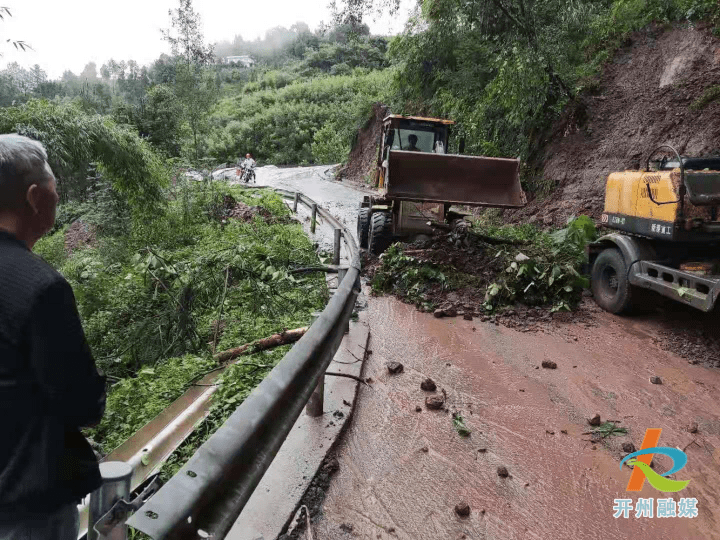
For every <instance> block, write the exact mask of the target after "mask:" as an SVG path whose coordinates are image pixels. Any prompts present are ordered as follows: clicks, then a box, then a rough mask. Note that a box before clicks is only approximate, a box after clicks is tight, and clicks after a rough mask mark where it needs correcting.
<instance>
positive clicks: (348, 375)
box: [325, 371, 372, 388]
mask: <svg viewBox="0 0 720 540" xmlns="http://www.w3.org/2000/svg"><path fill="white" fill-rule="evenodd" d="M325 375H332V376H333V377H346V378H348V379H352V380H354V381H357V382H359V383H362V384H364V385H365V386H367V387H368V388H372V386H370V385H369V384H368V383H366V382H365V381H363V380H362V379H361V378H360V377H356V376H355V375H350V374H349V373H335V372H334V371H326V372H325Z"/></svg>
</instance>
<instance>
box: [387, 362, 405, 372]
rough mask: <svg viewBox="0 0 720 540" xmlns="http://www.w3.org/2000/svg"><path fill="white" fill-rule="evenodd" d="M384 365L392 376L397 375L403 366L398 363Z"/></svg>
mask: <svg viewBox="0 0 720 540" xmlns="http://www.w3.org/2000/svg"><path fill="white" fill-rule="evenodd" d="M385 365H386V366H387V368H388V371H389V372H390V373H392V374H393V375H397V374H398V373H402V371H403V365H402V364H401V363H400V362H388V363H387V364H385Z"/></svg>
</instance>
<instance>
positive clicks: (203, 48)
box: [162, 0, 218, 161]
mask: <svg viewBox="0 0 720 540" xmlns="http://www.w3.org/2000/svg"><path fill="white" fill-rule="evenodd" d="M169 14H170V21H171V27H170V28H169V29H167V30H163V31H162V34H163V39H165V41H167V42H168V43H170V47H171V49H172V52H173V54H174V55H175V58H176V62H175V81H174V91H175V96H176V97H177V98H178V101H179V102H180V103H181V104H182V108H183V111H184V117H185V120H186V121H187V123H188V126H189V127H190V131H191V132H192V139H193V142H192V144H193V153H194V155H195V160H196V161H197V160H199V159H200V146H199V137H200V136H201V135H202V134H203V133H205V132H206V131H207V127H208V115H209V114H210V110H211V109H212V107H213V106H214V105H215V103H216V102H217V98H218V87H217V82H216V79H215V77H214V75H213V74H212V73H211V72H210V71H209V70H208V69H207V68H206V66H207V65H208V64H209V63H210V62H211V61H212V60H213V58H214V57H213V48H212V46H211V45H206V44H205V41H204V37H203V34H202V32H201V30H200V15H199V14H197V13H195V10H194V9H193V6H192V0H179V7H178V9H176V10H170V11H169Z"/></svg>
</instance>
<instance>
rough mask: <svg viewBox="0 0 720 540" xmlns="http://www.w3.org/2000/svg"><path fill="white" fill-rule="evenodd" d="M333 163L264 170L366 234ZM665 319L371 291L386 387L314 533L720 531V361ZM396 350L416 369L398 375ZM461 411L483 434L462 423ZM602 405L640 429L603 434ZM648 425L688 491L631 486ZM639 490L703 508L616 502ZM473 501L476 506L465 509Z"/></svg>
mask: <svg viewBox="0 0 720 540" xmlns="http://www.w3.org/2000/svg"><path fill="white" fill-rule="evenodd" d="M327 169H328V168H327V167H311V168H303V169H278V168H274V167H265V168H262V169H259V172H258V184H259V185H263V184H265V185H272V186H275V187H282V188H284V189H289V190H301V191H303V192H304V193H305V194H306V195H308V196H309V197H311V198H312V199H314V200H315V201H317V202H318V203H319V204H321V205H323V206H325V207H326V208H328V209H330V210H331V211H332V212H333V213H334V214H335V215H336V216H337V217H339V218H340V219H341V220H342V221H344V222H345V224H346V225H347V226H348V227H349V228H350V229H351V230H353V231H354V229H355V219H356V211H357V207H358V203H359V201H360V200H361V199H362V196H363V193H361V192H360V191H356V190H354V189H352V188H351V187H348V186H346V185H343V184H341V183H338V182H334V181H332V180H329V179H328V178H329V176H328V174H327ZM318 230H319V231H320V230H321V229H318ZM323 243H324V242H323ZM653 317H655V318H657V315H655V316H653ZM653 317H640V318H620V317H615V316H612V315H610V314H607V313H604V312H599V311H597V310H596V311H595V313H594V314H593V321H592V324H585V321H584V322H570V323H567V324H563V325H557V326H555V327H554V329H553V330H551V331H550V332H549V333H523V332H518V331H515V330H512V329H509V328H505V327H502V326H495V325H494V324H492V323H481V322H479V321H477V320H476V321H465V320H462V319H460V318H455V319H435V318H434V317H433V316H432V315H430V314H423V313H419V312H417V311H416V310H415V309H414V308H413V307H411V306H407V305H405V304H402V303H401V302H399V301H397V300H396V299H394V298H387V297H386V298H376V297H370V299H369V305H368V308H367V310H366V311H365V312H364V313H363V314H362V316H361V318H362V319H363V320H366V321H368V322H369V323H370V328H371V341H370V349H371V350H372V354H371V355H370V359H369V360H368V362H367V364H366V367H365V374H364V376H365V377H370V378H371V379H372V382H371V386H372V387H373V388H372V390H371V389H368V388H362V390H361V393H360V398H359V401H358V404H357V407H356V410H355V412H354V417H353V420H352V423H351V425H350V427H349V429H348V431H347V432H346V434H345V436H344V438H343V440H342V441H341V443H340V446H339V448H338V452H337V457H338V460H339V463H340V470H339V471H338V473H336V476H335V477H334V478H333V480H332V482H331V485H330V488H329V491H328V493H327V497H326V500H325V504H324V508H323V512H322V515H321V517H320V519H319V520H318V522H317V524H316V526H315V538H320V539H325V538H327V539H335V538H337V539H345V538H359V539H366V538H367V539H381V538H382V539H390V538H401V539H408V540H409V539H416V540H419V539H428V540H429V539H433V540H436V539H460V538H468V539H470V538H472V539H498V540H500V539H516V538H517V539H520V538H522V539H525V538H527V539H531V538H532V539H556V538H557V539H565V538H567V539H579V538H583V539H584V538H588V539H590V538H608V539H615V538H617V539H621V538H623V539H624V538H652V539H663V538H667V539H685V538H693V539H695V538H698V539H700V538H720V529H719V528H718V520H720V512H718V510H719V506H720V414H719V411H720V406H719V405H718V403H719V402H720V371H719V370H718V369H716V368H709V367H705V366H703V365H691V364H689V363H688V361H687V360H686V359H682V358H680V357H678V356H676V355H674V354H672V353H670V352H666V351H664V350H662V349H661V348H660V347H659V346H658V345H657V344H656V342H655V340H654V338H656V337H657V334H658V325H657V321H654V320H653ZM543 360H552V361H554V362H556V363H557V369H544V368H542V367H540V366H541V363H542V361H543ZM390 361H397V362H401V363H402V364H404V366H405V369H404V372H403V373H401V374H399V375H391V374H389V373H388V370H387V367H386V363H387V362H390ZM653 376H658V377H660V378H661V379H662V384H651V382H650V378H651V377H653ZM425 377H431V378H432V379H433V380H434V381H435V382H436V383H437V386H438V391H437V392H435V393H436V394H437V393H439V392H440V391H441V390H445V393H446V395H447V401H446V409H447V410H441V411H432V410H428V409H427V408H426V406H425V403H424V401H425V398H426V397H427V396H428V395H430V394H431V393H428V392H424V391H422V390H421V389H420V382H421V381H422V380H423V379H424V378H425ZM418 406H420V407H421V412H416V407H418ZM454 412H457V413H460V414H461V415H462V417H463V418H464V419H465V424H466V425H467V427H468V428H469V429H470V430H471V432H472V433H471V435H470V436H469V437H461V436H460V435H459V434H458V433H457V432H456V430H455V429H454V427H453V420H452V413H454ZM595 414H600V415H601V417H602V419H603V421H605V420H608V419H609V420H619V423H618V425H619V426H620V427H624V428H626V429H627V430H628V433H627V434H626V435H622V434H621V435H619V436H611V437H607V438H605V439H601V440H596V441H593V440H591V436H590V435H589V434H588V433H587V432H588V431H589V430H590V429H591V428H590V426H589V425H588V423H587V419H588V418H591V417H592V416H593V415H595ZM692 423H697V426H698V430H697V433H690V432H689V431H688V426H690V425H691V424H692ZM647 428H662V430H663V432H662V435H661V437H660V443H659V444H660V445H661V446H670V447H676V448H680V449H683V450H684V451H685V452H686V453H687V456H688V464H687V466H686V467H685V468H684V469H682V470H681V471H680V472H678V473H676V474H675V475H673V478H674V479H675V480H690V484H689V485H688V487H687V488H686V489H685V490H683V491H681V492H679V493H675V494H672V493H668V494H664V493H661V492H658V491H656V490H655V489H654V488H652V487H651V486H650V485H649V484H648V483H647V482H646V483H645V484H644V488H643V490H642V491H641V492H635V493H629V492H626V491H625V488H626V485H627V482H628V479H629V477H630V468H629V467H627V466H624V467H623V468H622V469H620V466H619V465H620V461H621V459H622V457H623V456H624V455H625V454H626V452H624V451H623V450H622V443H627V442H632V443H633V444H634V445H635V447H637V448H640V445H641V443H642V439H643V435H644V433H645V430H646V429H647ZM425 450H426V451H425ZM654 465H655V469H656V470H657V471H658V472H660V473H662V472H665V471H666V470H668V469H669V468H670V467H671V461H670V459H669V458H667V457H665V456H659V455H656V456H655V459H654ZM498 467H506V468H507V470H508V472H509V474H510V476H509V477H507V478H501V477H500V476H499V475H498ZM639 497H642V498H653V499H654V502H655V507H654V509H655V510H656V509H657V500H658V499H660V498H668V497H669V498H672V499H674V500H675V501H679V500H680V499H681V498H684V497H692V498H696V499H697V501H698V503H697V504H698V508H699V515H698V517H696V518H694V519H690V518H681V517H669V518H658V517H653V518H649V517H635V512H634V511H633V512H631V513H630V515H629V517H628V518H622V517H620V518H617V519H616V518H614V517H613V514H614V512H613V500H614V499H616V498H625V499H631V500H632V501H633V503H635V502H637V500H638V498H639ZM461 501H465V502H467V503H468V504H469V506H470V508H471V513H470V515H469V516H468V517H465V518H462V517H459V516H458V515H456V514H455V511H454V507H455V505H456V504H458V503H459V502H461Z"/></svg>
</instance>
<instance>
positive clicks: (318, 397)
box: [305, 311, 325, 417]
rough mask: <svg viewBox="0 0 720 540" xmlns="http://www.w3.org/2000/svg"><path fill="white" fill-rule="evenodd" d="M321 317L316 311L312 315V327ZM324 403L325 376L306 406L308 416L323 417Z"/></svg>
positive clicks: (321, 378)
mask: <svg viewBox="0 0 720 540" xmlns="http://www.w3.org/2000/svg"><path fill="white" fill-rule="evenodd" d="M319 316H320V312H319V311H316V312H314V313H313V314H312V315H311V319H312V322H311V323H310V326H312V323H314V322H315V321H316V320H317V318H318V317H319ZM324 401H325V375H323V376H322V377H320V382H318V384H317V386H316V387H315V390H313V393H312V395H311V396H310V399H308V402H307V404H306V405H305V412H306V413H307V415H308V416H312V417H317V416H322V414H323V405H324V403H323V402H324Z"/></svg>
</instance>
